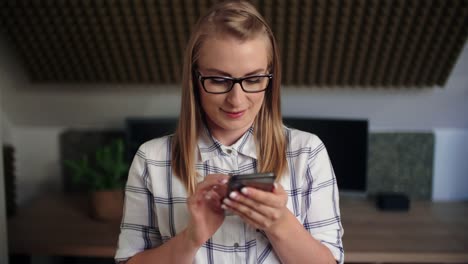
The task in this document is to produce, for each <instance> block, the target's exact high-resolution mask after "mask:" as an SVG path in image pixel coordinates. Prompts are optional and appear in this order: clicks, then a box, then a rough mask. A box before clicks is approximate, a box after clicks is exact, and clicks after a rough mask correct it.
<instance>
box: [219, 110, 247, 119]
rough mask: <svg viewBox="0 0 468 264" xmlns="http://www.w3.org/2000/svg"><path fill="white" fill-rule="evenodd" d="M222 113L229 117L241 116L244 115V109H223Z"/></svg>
mask: <svg viewBox="0 0 468 264" xmlns="http://www.w3.org/2000/svg"><path fill="white" fill-rule="evenodd" d="M223 112H224V113H226V115H227V116H228V117H230V118H239V117H241V116H242V115H244V113H245V110H244V111H235V112H233V111H226V110H223Z"/></svg>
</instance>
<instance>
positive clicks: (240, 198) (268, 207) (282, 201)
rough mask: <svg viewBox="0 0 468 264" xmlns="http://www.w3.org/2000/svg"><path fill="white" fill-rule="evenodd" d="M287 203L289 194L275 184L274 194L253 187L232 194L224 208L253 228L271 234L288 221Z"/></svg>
mask: <svg viewBox="0 0 468 264" xmlns="http://www.w3.org/2000/svg"><path fill="white" fill-rule="evenodd" d="M287 201H288V195H287V193H286V192H285V191H284V189H283V187H282V186H281V185H280V184H278V183H275V187H274V189H273V192H265V191H262V190H258V189H255V188H251V187H244V188H242V190H241V192H231V193H230V194H229V198H225V199H224V200H223V205H222V207H223V208H225V209H226V210H229V211H231V212H233V213H234V214H236V215H239V216H240V217H241V218H242V219H243V220H244V221H245V222H247V223H248V224H250V225H251V226H252V227H254V228H258V229H261V230H264V231H265V232H266V233H270V232H274V231H275V228H277V227H279V226H281V224H282V223H283V222H284V221H287V217H286V216H287V214H288V213H289V210H288V208H287V207H286V203H287Z"/></svg>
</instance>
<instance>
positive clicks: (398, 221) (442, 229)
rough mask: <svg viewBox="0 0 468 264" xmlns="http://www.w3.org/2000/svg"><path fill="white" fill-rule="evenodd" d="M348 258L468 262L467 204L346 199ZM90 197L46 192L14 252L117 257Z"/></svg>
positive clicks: (22, 211)
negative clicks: (383, 207)
mask: <svg viewBox="0 0 468 264" xmlns="http://www.w3.org/2000/svg"><path fill="white" fill-rule="evenodd" d="M340 207H341V213H342V223H343V227H344V237H343V242H344V248H345V260H346V261H345V262H346V263H468V220H467V219H468V203H467V202H437V203H433V202H427V201H414V202H412V203H411V208H410V210H409V211H408V212H382V211H379V210H377V209H376V208H375V206H374V203H372V202H371V201H369V200H366V199H364V198H350V197H346V198H342V199H341V206H340ZM87 208H88V205H87V202H86V197H84V196H79V195H62V194H55V195H47V196H44V197H42V198H40V199H38V200H36V201H35V202H33V203H31V204H29V205H28V206H27V207H24V208H19V210H18V212H17V214H16V215H15V216H14V217H12V218H11V219H9V221H8V237H9V239H8V242H9V250H10V253H11V254H22V255H40V256H87V257H103V258H104V257H105V258H112V257H113V256H114V253H115V247H116V244H117V238H118V233H119V221H115V222H99V221H95V220H93V219H91V218H90V217H89V216H88V215H87V211H88V210H87Z"/></svg>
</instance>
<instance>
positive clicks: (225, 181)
mask: <svg viewBox="0 0 468 264" xmlns="http://www.w3.org/2000/svg"><path fill="white" fill-rule="evenodd" d="M219 182H220V183H221V184H225V183H227V182H228V179H222V180H221V181H219Z"/></svg>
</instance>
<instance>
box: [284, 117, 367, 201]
mask: <svg viewBox="0 0 468 264" xmlns="http://www.w3.org/2000/svg"><path fill="white" fill-rule="evenodd" d="M283 122H284V124H285V125H286V126H288V127H292V128H296V129H299V130H302V131H307V132H310V133H313V134H315V135H317V136H318V137H319V138H320V139H321V140H322V141H323V143H324V144H325V148H326V149H327V151H328V155H329V156H330V160H331V162H332V165H333V169H334V171H335V175H336V179H337V182H338V188H339V189H340V190H346V191H357V192H365V190H366V179H367V141H368V122H367V120H340V119H309V118H283Z"/></svg>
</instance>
